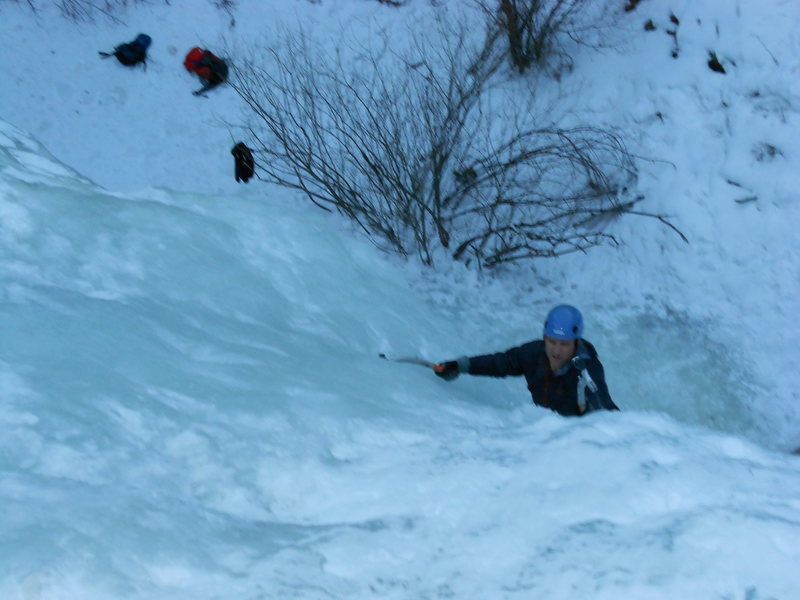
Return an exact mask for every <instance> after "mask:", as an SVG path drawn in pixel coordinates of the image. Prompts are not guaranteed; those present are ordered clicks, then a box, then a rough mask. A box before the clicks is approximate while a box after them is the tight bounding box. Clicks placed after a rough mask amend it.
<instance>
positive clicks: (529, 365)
mask: <svg viewBox="0 0 800 600" xmlns="http://www.w3.org/2000/svg"><path fill="white" fill-rule="evenodd" d="M433 369H434V372H435V373H436V375H438V376H439V377H441V378H442V379H445V380H448V381H449V380H452V379H455V378H456V377H458V375H459V373H468V374H470V375H488V376H490V377H508V376H509V375H524V376H525V380H526V382H527V384H528V390H529V391H530V393H531V397H532V398H533V402H534V404H537V405H538V406H542V407H545V408H549V409H550V410H553V411H555V412H557V413H558V414H560V415H564V416H575V415H583V414H585V413H588V412H591V411H593V410H601V409H602V410H619V408H618V407H617V405H616V404H614V401H613V400H611V396H610V394H609V393H608V386H607V385H606V380H605V375H604V372H603V365H602V364H601V363H600V359H599V358H598V357H597V350H595V348H594V346H592V344H590V343H589V342H588V341H587V340H585V339H583V317H582V316H581V313H580V311H579V310H578V309H577V308H575V307H574V306H569V305H566V304H562V305H559V306H556V307H555V308H553V309H552V310H551V311H550V312H549V313H548V315H547V318H546V319H545V322H544V331H543V339H541V340H534V341H531V342H527V343H525V344H522V345H521V346H517V347H515V348H511V349H509V350H506V351H505V352H498V353H496V354H484V355H481V356H473V357H466V356H462V357H461V358H458V359H456V360H448V361H445V362H444V363H440V364H436V365H434V366H433Z"/></svg>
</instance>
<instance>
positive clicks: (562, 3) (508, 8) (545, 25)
mask: <svg viewBox="0 0 800 600" xmlns="http://www.w3.org/2000/svg"><path fill="white" fill-rule="evenodd" d="M475 1H476V4H477V5H478V6H479V7H480V8H481V9H482V10H483V11H484V13H485V14H486V15H487V16H488V18H489V21H490V23H491V25H492V26H493V27H496V28H497V29H498V30H499V31H501V32H502V33H503V35H504V36H505V38H506V40H507V42H508V53H509V55H510V57H511V62H512V64H513V65H514V67H515V68H516V69H517V71H519V72H520V73H524V72H525V71H526V70H528V69H529V68H531V67H533V66H537V67H540V68H541V67H543V66H545V64H546V63H547V61H549V60H552V59H553V58H558V59H560V60H561V62H563V63H566V64H571V63H570V61H571V58H570V57H569V55H568V53H567V52H566V51H565V50H564V47H563V42H564V40H565V39H569V40H571V41H573V42H577V43H586V42H588V39H589V35H588V32H592V31H596V30H598V29H599V28H601V27H602V21H603V15H604V14H607V13H608V12H609V11H608V3H607V2H604V1H600V0H475Z"/></svg>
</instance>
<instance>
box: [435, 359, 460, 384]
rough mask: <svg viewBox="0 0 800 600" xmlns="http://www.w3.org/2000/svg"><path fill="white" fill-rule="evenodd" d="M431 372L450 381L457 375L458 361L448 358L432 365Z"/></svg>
mask: <svg viewBox="0 0 800 600" xmlns="http://www.w3.org/2000/svg"><path fill="white" fill-rule="evenodd" d="M433 372H434V373H436V376H437V377H441V378H442V379H444V380H445V381H451V380H452V379H455V378H456V377H458V373H459V371H458V361H455V360H448V361H447V362H443V363H439V364H435V365H433Z"/></svg>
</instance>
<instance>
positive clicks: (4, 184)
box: [0, 0, 800, 600]
mask: <svg viewBox="0 0 800 600" xmlns="http://www.w3.org/2000/svg"><path fill="white" fill-rule="evenodd" d="M237 4H238V5H239V6H238V7H237V9H236V11H235V12H234V16H235V18H236V21H235V25H233V26H232V25H231V21H230V16H229V15H228V14H227V13H226V12H224V11H220V10H217V9H216V8H214V7H213V5H212V3H211V2H208V3H206V2H201V1H200V0H191V1H190V0H171V2H170V5H169V6H167V5H163V6H162V5H161V4H160V3H156V2H152V3H149V4H146V5H144V6H136V7H132V8H130V9H129V10H128V11H127V12H125V13H124V14H121V15H120V18H121V21H122V22H118V23H115V22H109V21H108V20H103V19H98V20H97V22H95V23H93V24H92V23H83V24H78V25H75V24H72V23H69V22H67V21H64V20H63V19H61V18H60V16H59V15H58V12H57V11H56V10H55V8H54V7H52V6H42V7H40V10H39V11H38V13H37V14H36V15H33V14H32V13H31V12H30V10H28V8H27V6H26V4H25V3H24V2H21V3H16V2H0V33H2V37H3V39H4V40H5V41H6V45H7V47H9V48H12V49H13V50H12V51H13V61H8V62H9V63H11V64H13V68H12V69H11V70H10V74H9V75H8V76H7V80H6V84H5V85H3V86H0V273H2V281H3V286H2V296H0V471H1V472H2V476H1V477H0V505H2V507H3V510H2V511H0V598H3V599H5V598H10V599H13V600H17V599H25V600H30V599H42V598H46V599H62V598H64V599H76V598H81V599H83V598H86V599H94V598H97V599H100V598H103V599H107V598H159V599H162V598H163V599H170V598H176V599H177V598H209V599H210V598H234V597H235V598H252V599H255V598H293V597H295V598H331V597H333V598H397V599H400V598H403V599H405V598H425V597H430V598H434V597H451V598H452V597H455V598H531V597H548V598H575V597H592V598H615V599H618V598H620V597H622V598H637V599H638V598H658V599H666V598H679V597H683V598H731V599H734V598H735V599H739V598H746V599H749V600H755V599H758V600H766V599H769V598H774V599H780V600H791V599H792V598H795V597H797V596H798V594H800V577H799V576H798V575H797V574H796V568H795V567H793V566H792V565H796V564H797V563H798V560H799V559H800V546H798V544H797V543H796V540H797V539H798V533H799V531H798V529H799V528H800V525H799V524H800V505H799V504H798V501H797V498H798V497H800V477H798V476H799V475H800V463H798V460H800V459H798V457H797V456H793V455H792V454H790V451H791V450H793V449H794V448H796V447H797V446H800V433H798V429H800V407H799V405H800V403H799V402H798V400H800V397H799V395H798V391H797V390H798V389H800V388H799V385H798V384H800V375H799V373H800V359H799V357H798V352H797V350H796V343H795V339H796V338H797V334H798V330H799V328H798V326H797V324H796V321H795V318H796V316H797V315H798V314H800V302H799V301H798V300H797V297H798V291H800V256H798V254H799V252H798V242H797V236H796V234H795V232H794V228H795V224H796V223H797V222H798V217H800V202H799V201H798V200H799V198H798V193H797V191H796V190H797V189H799V188H800V181H798V179H799V178H800V176H799V175H798V169H796V168H795V167H794V165H795V164H796V163H797V160H798V152H799V151H800V144H798V142H797V141H796V137H797V136H796V135H795V132H796V131H797V125H798V119H799V118H800V116H799V115H798V112H799V111H800V89H798V86H800V83H799V80H798V74H799V73H800V33H798V27H797V26H798V22H800V13H799V12H798V11H797V8H796V5H795V3H794V2H790V1H788V0H787V1H781V0H770V1H769V2H764V3H758V4H756V3H752V4H749V3H732V2H729V1H723V0H718V1H711V0H708V1H705V2H702V3H691V2H676V3H674V4H673V5H671V6H670V5H664V4H663V3H655V2H647V1H645V2H641V3H640V4H639V6H638V7H637V8H636V10H634V11H631V12H628V13H622V15H621V17H620V19H619V21H618V24H617V27H616V28H614V29H613V30H609V31H608V33H607V35H608V38H607V39H608V41H609V42H613V44H610V47H608V48H605V49H599V50H598V49H596V48H595V49H593V48H580V47H578V48H575V49H574V50H573V52H574V69H573V70H572V71H571V72H570V73H567V74H565V75H564V76H563V77H561V78H560V81H555V80H552V81H549V82H548V83H547V84H546V89H545V92H544V93H550V94H553V95H556V96H560V97H562V98H563V99H564V100H563V105H562V109H563V110H564V111H565V112H569V113H572V114H580V115H588V116H587V117H586V118H591V120H592V122H594V123H596V124H602V125H604V126H613V127H616V128H619V129H620V130H621V131H622V132H623V133H624V135H625V136H626V139H627V140H628V142H629V144H630V146H631V150H632V151H633V152H635V154H637V156H639V157H640V160H639V165H638V166H639V169H640V179H639V187H640V192H641V193H642V194H644V195H645V197H646V199H645V201H644V202H643V203H642V204H640V205H639V207H640V208H641V210H643V211H645V212H651V213H659V214H667V215H669V217H670V220H671V222H672V223H674V224H675V226H676V227H677V228H679V229H680V231H681V232H683V234H685V235H686V237H687V238H688V239H689V243H688V244H686V243H685V242H683V241H682V240H681V238H680V237H679V236H678V235H676V233H675V232H674V231H672V230H671V229H670V228H668V227H666V226H664V225H662V224H660V223H659V222H657V221H656V220H654V219H649V218H636V217H628V218H626V219H623V220H621V221H618V222H617V223H614V224H612V226H611V227H612V229H611V231H612V232H613V233H614V234H615V235H616V236H617V237H618V238H619V239H620V240H621V241H622V244H621V246H620V247H617V248H615V247H603V248H597V249H595V250H593V251H591V252H589V253H587V254H585V255H572V256H566V257H562V258H560V259H558V260H553V261H539V262H537V263H536V264H534V265H532V266H531V265H526V266H517V267H509V268H505V269H503V270H502V271H500V272H498V273H496V274H494V275H493V276H492V277H487V276H486V275H481V274H477V273H475V272H474V271H470V270H469V269H467V268H464V267H463V266H461V265H449V264H439V265H437V267H436V269H435V270H424V269H423V268H422V267H420V266H418V265H416V264H413V263H409V264H404V263H402V262H401V261H399V260H398V259H396V258H394V257H388V256H385V255H382V254H380V253H378V252H377V251H376V250H375V248H374V246H373V245H372V244H370V243H369V242H368V241H367V240H365V239H363V238H362V237H361V236H360V235H359V234H357V233H355V232H353V231H352V228H351V227H350V226H349V225H348V224H347V223H346V222H345V221H344V220H343V219H341V218H340V217H339V216H337V215H332V214H327V213H323V212H321V211H319V210H318V209H316V208H315V207H313V206H312V205H310V204H309V203H308V202H307V201H305V200H304V199H303V198H301V197H298V196H296V195H294V194H292V193H288V192H286V191H285V190H280V189H276V188H272V187H269V186H266V185H264V184H261V183H259V182H252V183H250V184H249V185H247V186H244V185H240V184H236V183H235V182H234V179H233V164H232V159H231V157H230V154H229V150H230V147H231V145H232V139H233V138H232V136H233V137H234V138H236V137H238V135H239V132H238V130H237V129H236V127H235V124H236V123H237V119H239V115H240V111H241V107H240V106H239V103H238V101H237V98H236V96H235V94H234V93H233V91H232V90H230V89H225V88H223V89H219V90H216V91H215V92H214V93H212V94H209V97H208V98H205V99H204V98H195V97H193V96H192V95H191V91H192V90H194V89H197V87H198V82H197V81H196V80H195V79H192V77H191V76H190V75H189V74H188V73H187V72H186V71H185V70H184V69H183V67H182V65H181V62H182V57H183V55H184V54H185V52H186V50H188V48H190V47H191V46H194V45H196V44H200V45H206V46H209V47H214V46H215V45H219V46H220V47H226V48H240V47H245V46H246V44H247V43H248V42H249V41H251V40H255V39H257V38H258V36H261V35H267V36H269V35H270V34H271V32H272V31H274V29H275V28H276V27H278V26H279V25H284V26H286V27H297V26H298V25H299V24H301V23H302V24H304V25H305V26H307V27H308V28H309V29H310V30H312V31H313V32H314V35H315V36H316V39H317V40H318V41H319V43H321V44H322V43H326V41H327V42H328V43H335V41H336V40H337V39H339V36H340V32H341V31H351V32H358V33H359V34H362V35H364V34H366V33H368V32H369V31H370V30H371V29H370V28H378V27H386V28H389V29H390V30H391V31H394V32H396V33H397V35H398V36H401V35H403V32H404V31H406V29H405V28H406V27H407V26H408V25H411V26H412V27H424V26H425V24H426V23H428V22H429V19H430V14H431V12H430V11H434V10H448V9H449V8H448V2H440V3H436V4H439V5H441V6H434V5H433V4H432V3H429V2H426V1H423V0H412V1H411V2H410V3H409V6H407V7H404V8H401V9H392V8H390V7H387V6H382V5H380V4H379V3H377V2H370V1H367V0H336V1H335V2H334V1H329V0H323V1H322V2H320V3H309V2H305V1H299V0H298V1H294V0H292V1H289V0H285V1H282V0H269V1H268V0H241V1H240V2H238V3H237ZM449 4H450V5H451V6H450V8H452V3H449ZM698 5H699V6H698ZM670 14H672V15H674V16H675V17H676V20H678V21H679V24H678V25H677V26H676V24H675V23H674V22H672V21H670ZM648 20H652V22H653V24H654V26H655V30H654V31H646V30H645V28H644V23H645V22H646V21H648ZM668 28H669V29H670V30H671V31H675V35H674V36H673V35H668V34H667V33H666V30H667V29H668ZM140 31H144V32H147V33H149V34H150V35H151V36H152V37H153V40H154V42H153V48H152V50H151V60H150V66H149V68H148V69H147V70H146V71H144V70H127V69H124V68H123V67H121V66H119V65H118V64H116V63H115V62H114V61H113V60H108V61H104V60H100V59H99V58H98V56H97V51H98V50H108V49H111V48H113V46H114V45H116V44H118V43H119V42H120V41H125V40H128V39H131V38H132V37H133V36H135V34H136V33H139V32H140ZM676 43H677V46H676V45H675V44H676ZM33 49H35V51H34V50H33ZM674 51H677V54H678V56H677V58H673V57H672V55H671V53H672V52H674ZM709 52H714V53H715V55H716V56H717V57H718V58H719V60H720V62H721V64H722V65H723V66H724V67H725V70H726V73H725V74H721V73H717V72H714V71H712V70H711V69H709V67H708V65H707V61H708V59H709V56H710V55H709ZM561 301H567V302H570V303H574V304H576V305H578V306H580V307H581V309H582V310H583V311H584V314H585V316H586V320H587V332H586V337H587V338H588V339H590V340H591V341H592V342H593V343H594V344H595V345H596V346H597V347H598V349H599V351H600V355H601V357H602V359H603V363H604V365H605V367H606V372H607V376H608V382H609V387H610V389H611V392H612V395H613V396H614V399H615V401H616V402H617V404H619V405H620V406H621V407H622V409H623V411H622V412H621V413H615V414H595V415H591V416H589V417H586V418H583V419H564V418H561V417H558V416H556V415H554V414H552V413H549V412H548V411H545V410H542V409H539V408H536V407H534V406H532V405H531V404H530V397H529V395H528V393H527V391H526V390H525V386H524V383H523V382H522V381H520V380H488V379H483V378H470V377H461V378H459V379H458V380H457V381H455V382H452V383H445V382H442V381H439V380H438V379H437V378H435V377H434V376H433V375H432V374H431V373H429V372H426V371H425V370H424V369H421V368H419V367H416V366H412V365H401V364H393V363H390V362H387V361H383V360H380V359H379V358H378V357H377V355H378V353H379V352H386V353H388V354H389V355H393V356H400V355H421V356H425V357H428V358H430V359H434V360H443V359H449V358H455V357H456V356H459V355H463V354H473V353H479V352H486V351H491V350H502V349H505V348H507V347H509V346H512V345H515V344H518V343H520V342H524V341H527V340H529V339H533V338H536V337H538V336H539V335H540V333H541V329H540V328H541V320H542V317H543V315H544V314H545V312H546V310H547V309H548V308H549V307H550V306H551V305H553V304H554V303H556V302H561Z"/></svg>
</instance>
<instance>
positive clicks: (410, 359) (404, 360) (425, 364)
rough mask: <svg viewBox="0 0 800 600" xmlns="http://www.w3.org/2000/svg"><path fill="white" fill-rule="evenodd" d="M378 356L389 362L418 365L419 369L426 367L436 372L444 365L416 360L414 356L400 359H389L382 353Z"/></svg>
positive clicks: (421, 359) (422, 359)
mask: <svg viewBox="0 0 800 600" xmlns="http://www.w3.org/2000/svg"><path fill="white" fill-rule="evenodd" d="M378 356H380V357H381V358H383V359H386V360H389V361H391V362H397V363H406V364H409V365H418V366H420V367H426V368H428V369H433V370H434V371H437V372H439V371H442V370H443V369H444V365H440V364H437V363H433V362H431V361H429V360H425V359H424V358H418V357H416V356H401V357H398V358H389V357H388V356H386V355H385V354H384V353H383V352H381V353H380V354H378Z"/></svg>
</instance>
